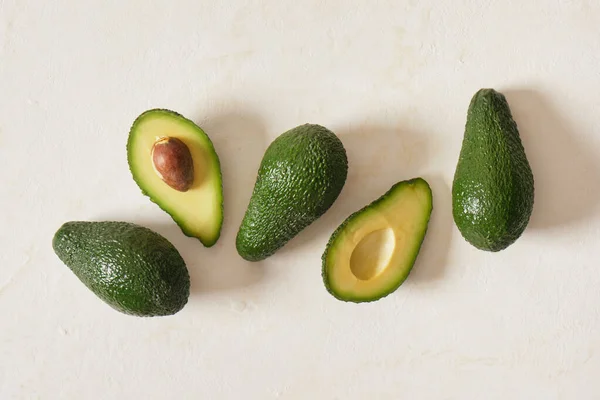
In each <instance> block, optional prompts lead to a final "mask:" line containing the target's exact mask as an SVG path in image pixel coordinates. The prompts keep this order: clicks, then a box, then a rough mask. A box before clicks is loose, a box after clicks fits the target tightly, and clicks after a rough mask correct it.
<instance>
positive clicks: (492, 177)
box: [452, 89, 534, 252]
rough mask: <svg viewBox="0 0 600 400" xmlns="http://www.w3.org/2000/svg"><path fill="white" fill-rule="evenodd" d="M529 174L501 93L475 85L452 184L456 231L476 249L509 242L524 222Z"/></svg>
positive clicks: (529, 201)
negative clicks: (476, 89)
mask: <svg viewBox="0 0 600 400" xmlns="http://www.w3.org/2000/svg"><path fill="white" fill-rule="evenodd" d="M533 203H534V179H533V173H532V171H531V167H530V165H529V162H528V160H527V156H526V154H525V149H524V147H523V144H522V142H521V138H520V135H519V131H518V128H517V124H516V123H515V121H514V119H513V117H512V114H511V111H510V107H509V105H508V102H507V100H506V97H505V96H504V95H503V94H502V93H499V92H497V91H496V90H494V89H480V90H479V91H477V92H476V93H475V95H474V96H473V98H472V99H471V102H470V105H469V109H468V114H467V122H466V126H465V132H464V138H463V142H462V149H461V151H460V156H459V160H458V164H457V167H456V172H455V174H454V182H453V186H452V212H453V217H454V221H455V223H456V226H457V227H458V229H459V230H460V232H461V234H462V236H463V237H464V238H465V240H467V241H468V242H469V243H471V244H472V245H473V246H475V247H476V248H478V249H480V250H485V251H491V252H497V251H500V250H503V249H506V248H507V247H508V246H510V245H511V244H513V243H514V242H515V241H516V240H517V239H518V238H519V237H520V236H521V235H522V233H523V232H524V230H525V228H526V227H527V225H528V223H529V219H530V216H531V213H532V211H533Z"/></svg>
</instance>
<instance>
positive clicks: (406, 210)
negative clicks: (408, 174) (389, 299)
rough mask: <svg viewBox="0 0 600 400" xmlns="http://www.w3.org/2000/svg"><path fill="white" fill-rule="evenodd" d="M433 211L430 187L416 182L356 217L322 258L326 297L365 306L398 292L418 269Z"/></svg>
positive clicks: (391, 192)
mask: <svg viewBox="0 0 600 400" xmlns="http://www.w3.org/2000/svg"><path fill="white" fill-rule="evenodd" d="M432 210H433V198H432V193H431V188H430V187H429V184H428V183H427V181H425V180H424V179H423V178H414V179H411V180H405V181H401V182H398V183H396V184H395V185H394V186H392V187H391V188H390V189H389V190H388V191H387V192H386V193H385V194H383V195H382V196H381V197H379V198H378V199H377V200H375V201H373V202H372V203H371V204H368V205H367V206H365V207H363V208H362V209H360V210H358V211H356V212H354V213H353V214H351V215H350V216H349V217H348V218H346V220H345V221H344V222H343V223H342V224H341V225H340V226H339V227H338V228H337V229H336V230H335V231H334V232H333V234H332V235H331V237H330V239H329V242H328V243H327V246H326V248H325V252H324V253H323V257H322V259H323V269H322V277H323V282H324V284H325V288H326V289H327V291H328V292H329V293H330V294H331V295H333V296H334V297H335V298H337V299H338V300H341V301H347V302H355V303H361V302H372V301H376V300H379V299H381V298H383V297H385V296H387V295H389V294H390V293H392V292H394V291H395V290H396V289H398V288H399V287H400V285H402V283H404V281H405V280H406V278H407V277H408V275H409V273H410V271H411V270H412V268H413V266H414V264H415V261H416V259H417V256H418V254H419V251H420V249H421V244H422V243H423V240H424V238H425V234H426V233H427V227H428V224H429V218H430V216H431V212H432Z"/></svg>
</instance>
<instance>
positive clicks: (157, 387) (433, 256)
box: [0, 0, 600, 400]
mask: <svg viewBox="0 0 600 400" xmlns="http://www.w3.org/2000/svg"><path fill="white" fill-rule="evenodd" d="M599 23H600V5H598V3H597V2H594V1H554V0H552V1H550V0H547V1H546V0H528V1H490V0H487V1H471V0H457V1H452V2H450V1H447V2H443V1H434V0H425V1H413V0H410V1H409V0H400V1H398V0H396V1H392V0H388V1H367V0H352V1H343V0H330V1H317V0H315V1H287V0H286V1H283V0H280V1H269V0H247V1H229V2H227V1H143V0H128V1H123V0H121V1H116V0H113V1H89V0H86V1H83V0H82V1H68V0H56V1H47V2H42V1H38V0H0V160H1V162H2V168H0V183H1V186H0V188H1V189H0V205H1V209H2V212H1V213H0V246H1V251H0V321H1V322H0V398H2V399H37V398H39V399H133V398H143V399H211V400H212V399H215V400H217V399H344V400H347V399H461V400H463V399H492V400H493V399H545V400H552V399H578V400H585V399H598V398H600V382H599V380H598V376H599V374H600V336H599V335H598V332H599V328H600V290H599V287H600V269H599V266H598V256H599V255H600V252H599V245H598V239H599V237H600V216H599V215H598V200H599V196H600V157H599V155H600V147H599V145H600V113H599V110H600V108H599V106H600V90H599V89H598V88H599V87H600V35H598V26H599ZM481 87H494V88H496V89H497V90H500V91H502V92H504V93H505V94H506V96H507V98H508V100H509V102H510V105H511V107H512V108H513V113H514V116H515V119H516V121H517V123H518V125H519V127H520V128H521V133H522V138H523V142H524V145H525V147H526V150H527V154H528V156H529V159H530V162H531V165H532V168H533V171H534V175H535V184H536V203H535V210H534V214H533V217H532V220H531V223H530V225H529V227H528V229H527V231H526V232H525V234H524V236H523V237H522V238H521V239H520V240H519V241H518V242H517V243H516V244H514V245H513V246H511V247H510V248H509V249H507V250H506V251H504V252H501V253H497V254H490V253H484V252H480V251H477V250H475V249H474V248H473V247H471V246H470V245H468V244H467V243H466V242H465V241H464V240H463V239H462V238H461V236H460V234H459V232H458V230H457V229H456V227H455V226H454V224H453V222H452V218H451V197H450V188H451V184H452V177H453V173H454V168H455V165H456V161H457V158H458V152H459V150H460V145H461V139H462V134H463V128H464V123H465V117H466V109H467V106H468V103H469V101H470V98H471V96H472V95H473V94H474V93H475V91H476V90H477V89H479V88H481ZM153 107H165V108H171V109H173V110H176V111H178V112H180V113H182V114H184V115H185V116H187V117H189V118H191V119H193V120H195V121H196V122H197V123H198V124H200V125H201V126H202V127H203V128H204V129H205V130H206V132H207V133H208V134H209V135H210V136H211V138H212V139H213V140H214V143H215V146H216V149H217V151H218V153H219V156H220V158H221V162H222V166H223V179H224V186H225V197H226V203H225V211H226V215H225V224H224V228H223V235H222V238H221V240H220V241H219V242H218V244H217V245H216V246H215V247H214V248H212V249H205V248H203V247H202V246H201V245H200V243H199V242H197V241H195V240H193V239H189V238H186V237H184V236H183V234H182V233H181V232H180V231H179V229H178V228H177V227H176V226H175V225H174V223H172V221H171V220H170V218H169V217H168V215H166V214H165V213H163V212H162V211H160V210H159V209H158V207H156V206H155V205H154V204H152V203H151V202H150V201H149V200H148V199H147V198H145V197H144V196H142V195H141V193H140V190H139V189H138V187H137V186H136V185H135V183H134V182H133V180H132V179H131V176H130V174H129V171H128V167H127V162H126V154H125V142H126V139H127V133H128V129H129V127H130V125H131V123H132V121H133V120H134V119H135V117H136V116H137V115H138V114H139V113H141V112H142V111H144V110H146V109H148V108H153ZM305 122H312V123H319V124H323V125H325V126H327V127H329V128H330V129H332V130H333V131H335V132H336V133H337V134H339V136H340V137H341V139H342V141H343V142H344V145H345V146H346V149H347V152H348V156H349V160H350V172H349V176H348V181H347V184H346V186H345V187H344V190H343V192H342V194H341V196H340V198H339V200H338V201H337V202H336V204H335V205H334V206H333V207H332V209H331V210H330V211H329V212H328V213H327V214H326V215H325V216H324V217H323V218H322V219H321V220H319V221H318V222H316V223H315V224H314V225H313V226H311V227H310V228H308V229H307V230H306V231H304V232H303V233H302V234H300V235H299V236H298V237H297V238H295V239H294V240H293V241H292V242H291V243H290V244H289V245H288V246H286V248H285V249H284V250H282V251H281V252H280V253H278V254H277V255H275V256H273V257H272V258H270V259H268V260H266V261H264V262H262V263H258V264H250V263H246V262H244V261H243V260H242V259H241V258H240V257H239V256H238V255H237V254H236V252H235V247H234V238H235V234H236V231H237V228H238V225H239V222H240V220H241V218H242V215H243V212H244V208H245V206H246V204H247V202H248V199H249V196H250V193H251V189H252V186H253V183H254V179H255V174H256V169H257V167H258V164H259V162H260V159H261V157H262V153H263V151H264V150H265V148H266V146H267V145H268V144H269V143H270V141H271V140H273V139H274V138H275V137H276V136H277V135H278V134H280V133H282V132H283V131H285V130H287V129H289V128H292V127H294V126H296V125H299V124H302V123H305ZM415 176H422V177H424V178H425V179H427V180H428V181H429V182H430V184H431V186H432V187H433V193H434V199H435V200H434V207H435V208H434V212H433V215H432V220H431V224H430V228H429V233H428V235H427V237H426V239H425V243H424V247H423V249H422V252H421V254H420V256H419V259H418V261H417V264H416V266H415V269H414V270H413V273H412V274H411V275H410V277H409V279H408V280H407V282H406V283H405V284H404V285H403V286H402V287H401V288H400V289H399V290H398V291H397V292H396V293H394V294H393V295H391V296H389V297H388V298H386V299H384V300H382V301H380V302H377V303H374V304H368V305H351V304H344V303H341V302H338V301H336V300H335V299H333V297H331V296H330V295H328V294H327V292H326V291H325V289H324V287H323V285H322V281H321V277H320V257H321V253H322V251H323V248H324V246H325V243H326V242H327V239H328V237H329V235H330V234H331V232H332V231H333V229H334V228H335V227H336V226H337V225H338V224H339V223H340V222H341V221H342V220H343V219H344V218H345V217H346V216H347V215H348V214H349V213H351V212H353V211H355V210H357V209H359V208H361V207H362V206H363V205H365V204H366V203H368V202H370V201H371V200H373V199H375V198H377V197H378V196H380V195H381V194H382V193H383V192H385V191H386V190H387V189H388V188H389V187H390V186H391V185H392V184H393V183H395V182H397V181H399V180H403V179H408V178H412V177H415ZM104 219H120V220H126V221H132V222H137V223H140V224H144V225H146V226H149V227H151V228H153V229H156V230H157V231H159V232H160V233H162V234H163V235H165V236H166V237H167V238H168V239H169V240H171V241H172V242H173V243H174V244H176V246H177V247H178V248H179V249H180V251H181V252H182V255H183V256H184V258H185V259H186V261H187V263H188V266H189V269H190V273H191V276H192V295H191V297H190V301H189V303H188V305H187V306H186V307H185V309H184V310H183V311H182V312H181V313H179V314H177V315H176V316H173V317H168V318H160V319H138V318H133V317H128V316H124V315H121V314H119V313H117V312H115V311H113V310H112V309H110V308H109V307H108V306H106V305H104V304H103V303H102V302H101V301H99V300H98V299H97V298H96V297H95V296H94V295H93V294H92V293H90V292H89V291H88V290H87V289H86V288H85V287H84V286H83V285H82V284H81V283H80V282H79V281H78V280H77V279H76V278H75V277H74V275H73V274H72V273H71V272H70V271H69V270H68V269H67V268H66V267H65V266H64V265H62V264H61V263H60V262H59V261H58V259H57V258H56V257H55V255H54V254H53V252H52V248H51V239H52V235H53V234H54V232H55V230H56V229H57V228H58V227H59V226H60V225H61V224H62V223H63V222H65V221H68V220H104Z"/></svg>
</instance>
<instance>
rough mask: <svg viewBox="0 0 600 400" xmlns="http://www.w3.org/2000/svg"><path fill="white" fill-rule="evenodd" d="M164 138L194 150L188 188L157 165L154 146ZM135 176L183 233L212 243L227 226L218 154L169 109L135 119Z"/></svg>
mask: <svg viewBox="0 0 600 400" xmlns="http://www.w3.org/2000/svg"><path fill="white" fill-rule="evenodd" d="M163 137H174V138H177V139H179V140H181V141H182V142H183V143H185V145H186V146H187V147H188V149H189V150H190V153H191V155H192V159H193V164H194V181H193V183H192V184H191V187H190V188H189V189H188V190H187V191H186V192H180V191H177V190H175V189H173V188H171V187H170V186H169V185H167V184H166V183H165V182H164V181H163V180H162V179H161V177H160V176H159V174H157V172H156V170H155V168H154V165H153V163H152V147H153V145H154V143H155V142H156V141H157V140H159V139H161V138H163ZM127 160H128V162H129V169H130V171H131V174H132V175H133V179H134V180H135V182H136V183H137V184H138V186H139V187H140V189H142V192H143V193H144V194H145V195H147V196H148V197H149V198H150V200H151V201H152V202H154V203H156V204H157V205H158V206H159V207H160V208H161V209H163V210H164V211H166V212H167V213H168V214H169V215H170V216H171V218H173V220H174V221H175V222H176V223H177V224H178V225H179V227H180V228H181V230H182V231H183V233H184V234H185V235H187V236H190V237H195V238H198V239H199V240H200V241H201V242H202V244H203V245H204V246H206V247H210V246H213V245H214V244H215V243H216V242H217V240H218V239H219V236H220V234H221V227H222V224H223V188H222V178H221V166H220V162H219V157H218V155H217V153H216V151H215V148H214V146H213V144H212V142H211V140H210V138H209V137H208V135H207V134H206V133H205V132H204V131H203V130H202V129H201V128H200V127H199V126H197V125H196V124H194V123H193V122H192V121H190V120H188V119H186V118H184V117H183V116H181V115H179V114H178V113H176V112H174V111H170V110H162V109H154V110H149V111H146V112H144V113H143V114H141V115H140V116H139V117H138V118H137V119H136V120H135V122H134V123H133V126H132V128H131V130H130V133H129V139H128V142H127Z"/></svg>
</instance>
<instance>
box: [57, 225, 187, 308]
mask: <svg viewBox="0 0 600 400" xmlns="http://www.w3.org/2000/svg"><path fill="white" fill-rule="evenodd" d="M52 247H53V249H54V252H55V253H56V255H57V256H58V257H59V259H60V260H61V261H62V262H63V263H64V264H65V265H66V266H67V267H69V269H71V271H73V273H74V274H75V276H77V278H79V280H80V281H81V282H82V283H83V284H84V285H85V286H87V287H88V289H90V290H91V291H92V292H93V293H95V294H96V296H98V297H99V298H100V299H102V300H103V301H104V302H105V303H107V304H108V305H109V306H111V307H112V308H114V309H115V310H117V311H120V312H122V313H124V314H128V315H134V316H140V317H152V316H165V315H172V314H175V313H177V312H178V311H180V310H181V309H182V308H183V307H184V306H185V304H186V303H187V301H188V297H189V294H190V277H189V274H188V270H187V267H186V265H185V262H184V260H183V258H181V255H180V254H179V252H178V251H177V249H175V247H174V246H173V245H172V244H171V243H170V242H169V241H168V240H167V239H165V238H164V237H163V236H161V235H159V234H158V233H156V232H153V231H152V230H150V229H148V228H144V227H142V226H139V225H135V224H132V223H128V222H119V221H101V222H96V221H70V222H66V223H64V224H63V225H62V226H61V227H60V228H59V229H58V231H56V233H55V234H54V238H53V240H52Z"/></svg>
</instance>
